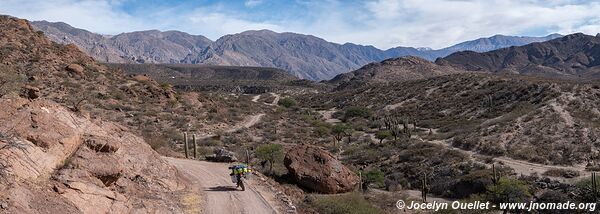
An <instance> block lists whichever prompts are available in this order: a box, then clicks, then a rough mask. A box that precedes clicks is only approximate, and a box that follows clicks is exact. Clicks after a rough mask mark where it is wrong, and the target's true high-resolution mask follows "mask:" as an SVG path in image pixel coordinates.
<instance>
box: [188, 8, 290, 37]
mask: <svg viewBox="0 0 600 214" xmlns="http://www.w3.org/2000/svg"><path fill="white" fill-rule="evenodd" d="M188 19H189V20H190V24H191V25H190V27H186V28H189V31H190V32H198V33H201V34H202V35H204V36H206V37H209V38H211V39H216V38H218V37H220V36H223V35H226V34H234V33H239V32H242V31H247V30H261V29H270V30H274V31H282V30H283V28H281V27H280V26H278V25H276V24H271V23H263V22H252V21H247V20H244V19H240V18H236V17H233V16H230V15H226V14H224V13H219V12H211V11H209V10H204V9H199V10H196V11H194V12H193V13H192V14H191V15H190V16H189V17H188ZM202 29H204V30H202Z"/></svg>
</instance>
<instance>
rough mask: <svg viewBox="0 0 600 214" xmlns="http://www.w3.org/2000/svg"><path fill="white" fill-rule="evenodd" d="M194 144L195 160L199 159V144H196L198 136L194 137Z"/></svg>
mask: <svg viewBox="0 0 600 214" xmlns="http://www.w3.org/2000/svg"><path fill="white" fill-rule="evenodd" d="M192 144H193V145H194V150H193V152H194V159H196V158H198V144H196V134H193V135H192Z"/></svg>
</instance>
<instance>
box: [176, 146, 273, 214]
mask: <svg viewBox="0 0 600 214" xmlns="http://www.w3.org/2000/svg"><path fill="white" fill-rule="evenodd" d="M165 159H166V160H167V161H168V162H169V163H171V164H173V165H174V166H175V167H177V169H179V171H180V172H182V173H183V174H184V175H185V176H187V177H188V178H189V179H191V180H192V181H193V182H194V184H195V185H197V188H198V189H199V190H200V191H202V192H201V193H199V194H201V195H203V199H204V200H203V203H202V205H201V208H202V213H209V214H210V213H215V214H222V213H282V212H281V211H280V210H283V209H282V208H281V206H280V203H279V202H278V201H277V198H276V196H275V194H274V193H273V192H271V191H269V190H268V189H267V188H266V187H263V186H261V185H260V184H259V181H257V180H256V179H253V178H250V179H248V180H245V182H246V183H245V184H246V191H241V190H240V189H239V188H237V189H236V187H235V184H233V183H232V182H231V178H230V177H229V173H230V171H229V169H227V167H228V165H227V164H224V163H211V162H205V161H195V160H187V159H177V158H166V157H165Z"/></svg>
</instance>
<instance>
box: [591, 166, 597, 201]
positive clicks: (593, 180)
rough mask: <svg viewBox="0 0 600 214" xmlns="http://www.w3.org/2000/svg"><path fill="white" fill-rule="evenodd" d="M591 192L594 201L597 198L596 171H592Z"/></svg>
mask: <svg viewBox="0 0 600 214" xmlns="http://www.w3.org/2000/svg"><path fill="white" fill-rule="evenodd" d="M592 193H593V196H594V201H596V200H598V180H597V179H596V172H592Z"/></svg>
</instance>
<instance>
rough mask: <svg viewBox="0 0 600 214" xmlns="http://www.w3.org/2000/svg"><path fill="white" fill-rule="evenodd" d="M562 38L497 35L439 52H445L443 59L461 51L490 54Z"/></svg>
mask: <svg viewBox="0 0 600 214" xmlns="http://www.w3.org/2000/svg"><path fill="white" fill-rule="evenodd" d="M562 36H563V35H560V34H550V35H548V36H544V37H529V36H505V35H495V36H492V37H488V38H480V39H476V40H472V41H466V42H461V43H458V44H456V45H453V46H450V47H447V48H443V49H440V50H439V51H440V52H445V53H443V54H440V56H441V57H443V56H446V55H449V54H452V53H454V52H459V51H474V52H488V51H493V50H497V49H500V48H506V47H511V46H522V45H527V44H530V43H534V42H545V41H548V40H552V39H556V38H560V37H562Z"/></svg>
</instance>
